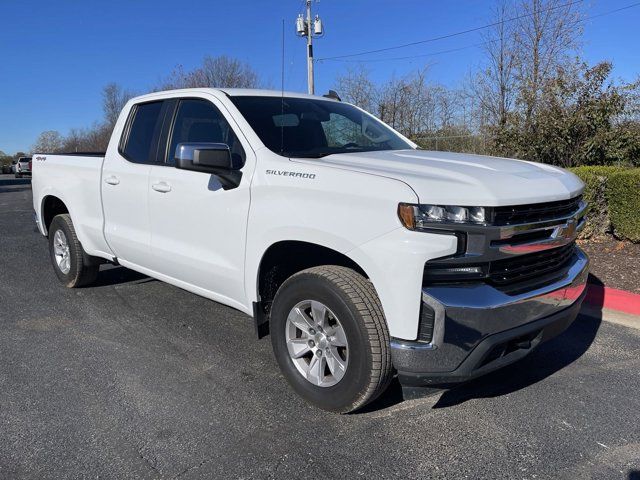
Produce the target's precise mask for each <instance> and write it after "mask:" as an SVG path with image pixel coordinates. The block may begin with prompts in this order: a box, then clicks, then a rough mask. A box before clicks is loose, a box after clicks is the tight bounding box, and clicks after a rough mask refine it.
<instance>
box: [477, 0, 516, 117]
mask: <svg viewBox="0 0 640 480" xmlns="http://www.w3.org/2000/svg"><path fill="white" fill-rule="evenodd" d="M512 15H513V12H512V10H511V9H510V8H509V6H508V4H507V3H506V2H505V1H504V0H501V1H500V2H499V3H498V5H497V6H496V7H495V9H494V18H493V23H494V26H493V27H492V28H491V29H489V30H488V31H487V32H486V33H485V34H484V35H483V40H484V43H483V46H482V49H483V50H484V53H485V56H486V63H485V65H484V66H483V67H482V68H481V70H480V72H479V74H478V75H477V81H476V82H475V83H474V84H473V86H472V88H473V93H474V94H475V95H476V97H477V98H478V100H479V102H480V109H481V112H480V115H481V117H482V124H489V125H493V126H496V127H497V128H504V126H505V125H506V124H507V117H508V115H509V113H510V112H511V110H512V108H513V103H514V98H515V94H516V88H515V87H516V79H515V74H516V71H515V70H516V66H517V49H516V43H515V40H516V37H515V31H514V28H513V24H512V23H510V22H508V19H509V18H510V17H511V16H512Z"/></svg>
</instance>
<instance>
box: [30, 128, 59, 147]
mask: <svg viewBox="0 0 640 480" xmlns="http://www.w3.org/2000/svg"><path fill="white" fill-rule="evenodd" d="M62 145H63V139H62V135H60V132H58V131H56V130H46V131H44V132H42V133H41V134H40V135H39V136H38V139H37V140H36V143H35V144H34V145H33V147H31V152H32V153H55V152H59V151H60V150H61V149H62Z"/></svg>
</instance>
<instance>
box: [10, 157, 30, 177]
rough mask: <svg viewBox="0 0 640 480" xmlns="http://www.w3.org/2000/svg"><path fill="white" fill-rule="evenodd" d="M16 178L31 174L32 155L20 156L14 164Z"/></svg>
mask: <svg viewBox="0 0 640 480" xmlns="http://www.w3.org/2000/svg"><path fill="white" fill-rule="evenodd" d="M14 173H15V176H16V178H22V177H24V176H27V177H30V176H31V157H20V158H19V159H18V161H17V162H16V164H15V166H14Z"/></svg>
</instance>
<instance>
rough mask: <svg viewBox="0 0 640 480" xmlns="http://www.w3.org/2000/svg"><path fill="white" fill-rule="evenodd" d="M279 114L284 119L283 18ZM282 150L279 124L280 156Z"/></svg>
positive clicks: (282, 141) (282, 136)
mask: <svg viewBox="0 0 640 480" xmlns="http://www.w3.org/2000/svg"><path fill="white" fill-rule="evenodd" d="M280 114H281V115H282V117H281V118H284V18H283V19H282V60H281V62H280ZM283 150H284V123H282V122H281V123H280V154H282V151H283Z"/></svg>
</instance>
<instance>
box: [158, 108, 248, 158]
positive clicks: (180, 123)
mask: <svg viewBox="0 0 640 480" xmlns="http://www.w3.org/2000/svg"><path fill="white" fill-rule="evenodd" d="M195 142H197V143H200V142H203V143H226V144H227V145H229V149H230V150H231V156H232V157H233V161H234V163H235V164H236V165H237V166H238V168H240V167H242V166H243V165H244V162H245V152H244V149H243V148H242V145H241V144H240V141H239V140H238V137H236V135H235V134H234V133H233V130H232V129H231V126H230V125H229V123H228V122H227V120H226V119H225V118H224V116H223V115H222V113H220V111H219V110H218V109H217V108H216V107H215V106H214V105H213V104H212V103H211V102H208V101H207V100H199V99H186V100H181V101H180V104H179V105H178V112H177V114H176V119H175V122H174V124H173V133H172V134H171V141H170V142H169V150H168V152H167V153H168V157H169V158H168V163H170V164H173V163H174V157H175V153H176V147H177V146H178V144H180V143H195Z"/></svg>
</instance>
